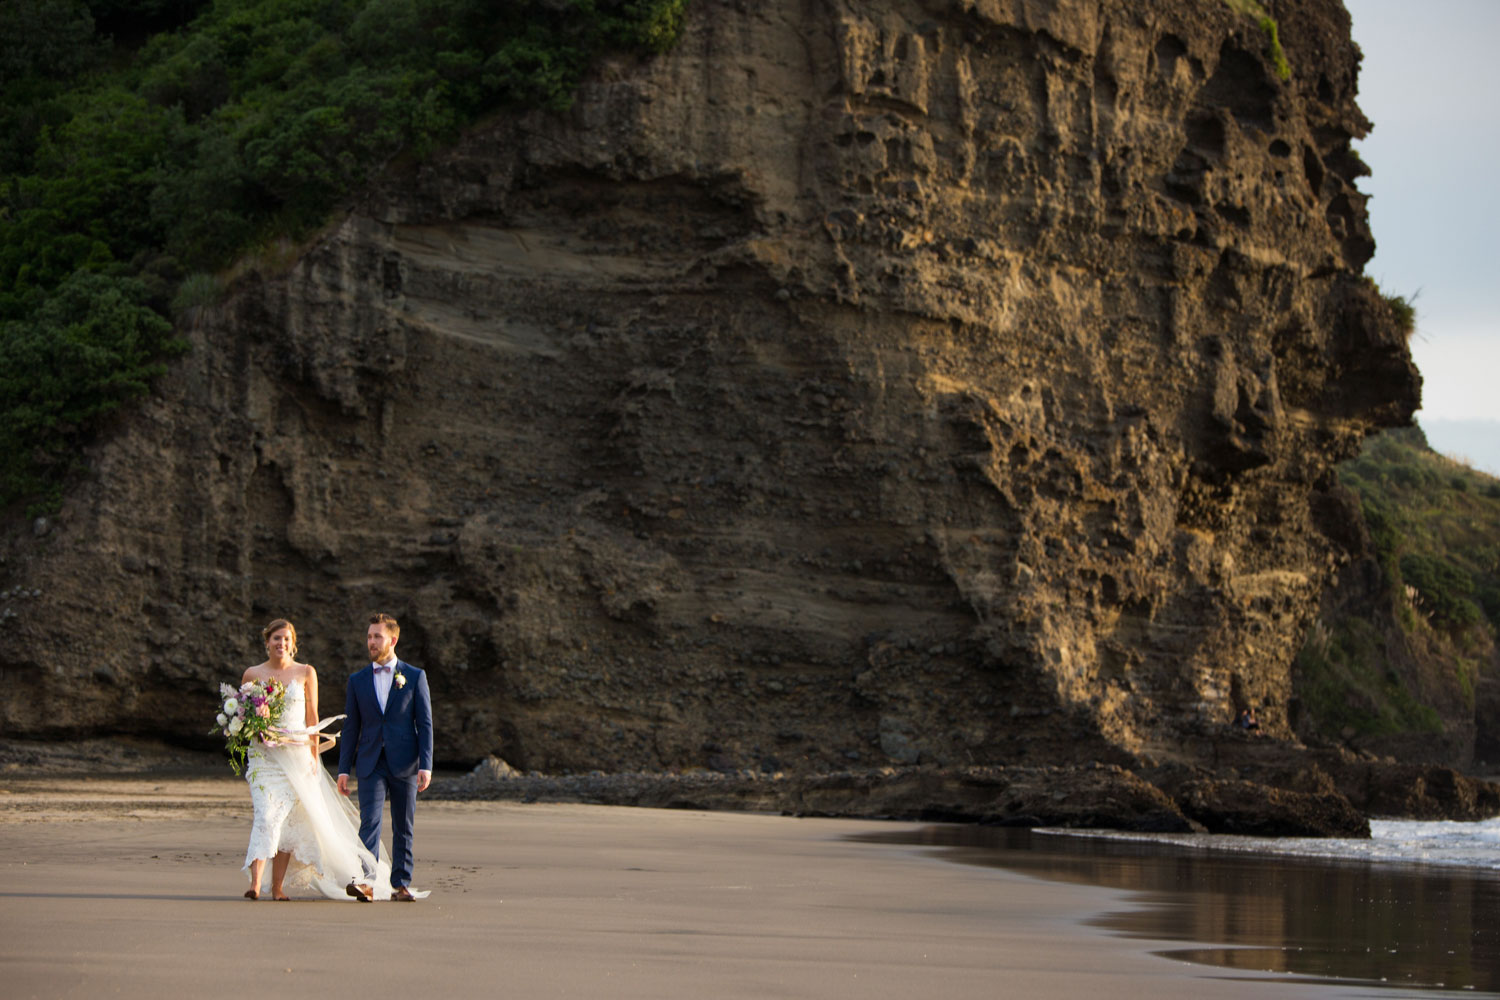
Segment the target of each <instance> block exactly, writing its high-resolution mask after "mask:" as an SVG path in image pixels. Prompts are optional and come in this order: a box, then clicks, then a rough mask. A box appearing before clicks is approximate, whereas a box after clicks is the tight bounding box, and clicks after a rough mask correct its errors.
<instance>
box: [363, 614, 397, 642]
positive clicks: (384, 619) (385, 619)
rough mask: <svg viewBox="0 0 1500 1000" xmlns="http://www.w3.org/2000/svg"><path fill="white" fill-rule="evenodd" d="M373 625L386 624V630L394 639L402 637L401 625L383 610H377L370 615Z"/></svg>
mask: <svg viewBox="0 0 1500 1000" xmlns="http://www.w3.org/2000/svg"><path fill="white" fill-rule="evenodd" d="M370 624H371V625H384V626H385V630H386V631H387V632H389V633H390V634H391V638H392V639H399V638H400V637H401V625H400V623H398V622H397V621H396V619H394V618H392V617H391V616H390V615H388V614H386V613H385V612H383V611H377V612H375V613H374V614H372V615H371V616H370Z"/></svg>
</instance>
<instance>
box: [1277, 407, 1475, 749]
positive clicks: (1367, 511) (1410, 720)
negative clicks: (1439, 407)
mask: <svg viewBox="0 0 1500 1000" xmlns="http://www.w3.org/2000/svg"><path fill="white" fill-rule="evenodd" d="M1339 479H1340V481H1341V482H1342V483H1344V484H1345V485H1346V486H1347V487H1349V489H1350V490H1351V491H1353V493H1354V494H1355V495H1356V496H1357V498H1358V500H1359V507H1360V510H1361V512H1362V513H1363V517H1364V522H1365V527H1366V529H1367V530H1368V533H1369V552H1368V557H1369V559H1370V560H1371V561H1372V562H1373V563H1374V565H1375V567H1376V569H1375V571H1374V573H1373V574H1372V575H1374V576H1378V583H1377V584H1376V585H1375V587H1374V591H1373V592H1351V591H1350V589H1349V588H1348V587H1341V588H1340V589H1339V590H1337V591H1335V592H1334V594H1333V595H1332V596H1333V598H1334V600H1332V601H1330V602H1328V603H1327V604H1326V605H1325V608H1324V611H1323V614H1322V616H1321V619H1320V621H1319V622H1317V623H1316V624H1315V625H1314V626H1313V629H1312V631H1311V633H1310V634H1309V636H1308V640H1307V643H1306V644H1305V645H1304V647H1303V649H1302V652H1301V654H1300V655H1299V657H1298V671H1297V681H1298V692H1299V696H1300V697H1301V699H1302V701H1303V704H1304V706H1305V709H1306V710H1307V712H1308V713H1309V715H1310V716H1311V718H1310V720H1309V721H1310V722H1311V723H1312V725H1313V727H1314V728H1315V730H1316V731H1318V732H1321V733H1324V734H1327V735H1339V734H1347V733H1348V732H1349V731H1352V732H1353V733H1354V734H1359V735H1364V736H1371V735H1373V736H1386V735H1392V734H1399V733H1408V732H1429V733H1430V732H1439V731H1442V730H1444V729H1445V728H1447V725H1446V723H1445V720H1446V721H1447V722H1452V721H1455V720H1462V719H1465V718H1467V719H1468V720H1469V721H1472V720H1473V715H1474V708H1475V687H1476V683H1477V681H1478V679H1479V677H1480V676H1481V674H1487V673H1488V672H1489V671H1490V669H1491V664H1492V662H1493V660H1494V656H1495V639H1496V635H1497V633H1500V480H1496V479H1494V478H1492V477H1490V476H1487V475H1485V474H1483V473H1481V472H1477V471H1475V470H1474V469H1471V468H1469V467H1468V466H1466V465H1463V464H1462V463H1460V462H1457V461H1454V460H1453V459H1450V458H1445V457H1443V456H1442V455H1439V454H1437V453H1436V452H1434V451H1432V450H1431V449H1430V448H1429V447H1428V445H1427V440H1426V438H1425V437H1424V436H1423V434H1422V432H1421V430H1420V429H1417V428H1410V429H1407V430H1399V431H1388V432H1385V433H1382V434H1380V435H1378V436H1376V437H1372V438H1370V439H1369V440H1368V441H1367V442H1366V444H1365V448H1364V451H1363V453H1362V454H1361V455H1360V456H1359V457H1358V458H1355V459H1352V460H1350V461H1348V462H1345V463H1344V464H1343V465H1341V466H1339ZM1356 569H1357V568H1356ZM1350 572H1356V570H1351V571H1350Z"/></svg>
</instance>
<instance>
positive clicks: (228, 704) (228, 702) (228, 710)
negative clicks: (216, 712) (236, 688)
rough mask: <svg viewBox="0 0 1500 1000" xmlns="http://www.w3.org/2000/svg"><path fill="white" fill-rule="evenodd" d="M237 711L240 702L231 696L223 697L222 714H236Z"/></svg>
mask: <svg viewBox="0 0 1500 1000" xmlns="http://www.w3.org/2000/svg"><path fill="white" fill-rule="evenodd" d="M239 711H240V703H239V702H238V701H235V700H234V699H233V698H225V699H224V714H225V715H238V714H239Z"/></svg>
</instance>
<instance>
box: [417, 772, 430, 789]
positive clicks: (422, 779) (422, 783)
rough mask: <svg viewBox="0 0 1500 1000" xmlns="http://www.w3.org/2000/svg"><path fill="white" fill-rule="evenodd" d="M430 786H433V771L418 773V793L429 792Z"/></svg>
mask: <svg viewBox="0 0 1500 1000" xmlns="http://www.w3.org/2000/svg"><path fill="white" fill-rule="evenodd" d="M430 784H432V772H431V771H418V772H417V791H419V792H425V791H427V786H428V785H430Z"/></svg>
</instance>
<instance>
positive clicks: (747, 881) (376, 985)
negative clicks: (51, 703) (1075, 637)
mask: <svg viewBox="0 0 1500 1000" xmlns="http://www.w3.org/2000/svg"><path fill="white" fill-rule="evenodd" d="M249 816H250V811H249V798H248V794H247V793H246V791H245V788H244V785H243V783H241V782H239V781H234V780H232V779H229V778H227V777H226V778H192V779H186V778H179V779H163V778H147V779H130V778H111V779H106V780H95V781H89V780H84V779H77V778H61V779H14V780H12V779H10V778H9V777H8V778H7V779H4V780H0V859H3V861H0V872H3V884H0V899H3V907H0V912H3V917H0V969H3V972H0V976H3V979H0V982H3V986H4V990H3V993H4V996H6V997H7V998H11V1000H21V998H27V997H39V998H51V997H90V998H93V997H102V996H119V997H127V998H129V997H142V998H144V997H150V998H153V1000H156V998H160V997H162V996H178V995H195V996H204V995H215V994H246V993H250V992H259V990H261V989H264V990H267V991H269V994H270V995H277V994H281V995H287V996H314V995H317V996H328V997H343V996H353V995H356V994H358V995H360V996H364V997H371V998H375V997H394V996H402V997H409V996H422V995H439V996H476V997H478V996H484V997H494V996H510V997H517V998H529V997H551V996H576V997H600V998H617V997H618V998H635V997H639V998H672V997H683V998H693V1000H700V998H713V1000H719V998H740V997H743V998H768V997H808V998H814V997H816V998H830V997H858V998H879V997H892V998H896V997H900V998H903V1000H907V998H910V997H913V996H922V995H935V996H941V997H975V998H979V997H984V998H991V997H995V996H1017V997H1022V996H1024V997H1041V998H1048V997H1070V998H1073V997H1098V998H1103V997H1114V996H1127V995H1129V996H1135V995H1148V996H1151V997H1152V998H1153V1000H1175V998H1182V1000H1188V998H1204V997H1226V998H1231V997H1257V998H1261V1000H1266V998H1270V997H1276V998H1302V997H1336V996H1355V995H1366V996H1367V995H1369V992H1368V990H1358V991H1356V990H1351V989H1345V988H1341V987H1334V986H1328V985H1323V984H1316V983H1288V982H1287V981H1285V980H1284V979H1282V980H1268V979H1267V978H1266V977H1264V976H1256V975H1249V974H1243V973H1235V972H1227V973H1226V972H1224V971H1223V970H1217V969H1212V968H1206V967H1203V966H1197V965H1190V964H1187V963H1183V962H1178V961H1174V960H1171V959H1167V958H1162V957H1158V956H1155V955H1152V954H1150V952H1151V951H1152V950H1153V949H1154V948H1158V947H1180V946H1181V942H1152V941H1143V940H1139V939H1125V938H1121V937H1116V936H1113V935H1111V934H1109V933H1108V932H1107V931H1104V930H1101V929H1099V928H1096V927H1089V926H1085V925H1084V923H1083V922H1084V921H1085V920H1087V919H1089V918H1091V917H1095V916H1097V915H1098V914H1100V913H1102V912H1106V911H1112V910H1115V911H1117V910H1120V909H1124V908H1128V907H1129V906H1130V905H1131V904H1130V902H1129V900H1128V897H1127V895H1126V894H1125V893H1122V892H1120V891H1118V890H1112V889H1103V888H1098V887H1093V886H1086V885H1071V884H1060V883H1056V882H1049V881H1042V880H1040V879H1035V878H1032V877H1029V876H1025V875H1020V874H1016V873H1014V872H1009V871H1005V870H1002V869H994V868H980V867H971V866H967V865H954V864H949V863H946V862H944V861H941V860H938V859H937V858H936V857H935V856H934V854H933V852H932V851H931V850H930V849H927V848H922V847H914V846H908V845H894V844H879V843H860V842H855V841H851V840H849V839H847V838H848V837H850V836H851V835H857V834H868V833H871V832H875V831H891V830H893V829H901V828H911V829H914V828H915V825H914V824H900V825H895V824H881V823H873V822H866V821H851V820H825V819H797V818H789V817H781V816H765V815H753V814H744V813H700V812H686V811H660V810H643V809H629V808H620V807H602V806H579V805H555V804H537V805H519V804H514V803H449V802H431V801H429V802H424V803H421V804H420V805H419V807H418V815H417V841H416V851H417V872H416V876H417V877H416V882H417V884H418V886H420V887H422V888H427V889H431V890H432V897H431V898H430V899H427V900H424V901H421V902H417V903H405V904H403V903H389V902H386V903H381V904H377V905H360V904H356V903H353V902H352V901H338V902H334V901H325V900H321V899H316V900H315V899H297V900H294V901H293V902H292V903H275V902H272V901H270V900H269V899H266V898H263V899H262V900H261V901H259V902H254V903H252V902H249V901H247V900H244V899H241V898H240V893H241V892H242V891H243V890H244V888H245V884H246V883H245V881H244V876H243V875H242V874H241V872H240V870H239V869H240V865H241V864H242V862H243V859H244V857H243V852H244V845H245V841H246V836H247V832H248V826H249ZM1207 943H1212V942H1207ZM1381 995H1382V996H1387V997H1389V996H1397V995H1400V994H1399V993H1398V992H1397V991H1391V992H1389V993H1382V994H1381Z"/></svg>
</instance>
